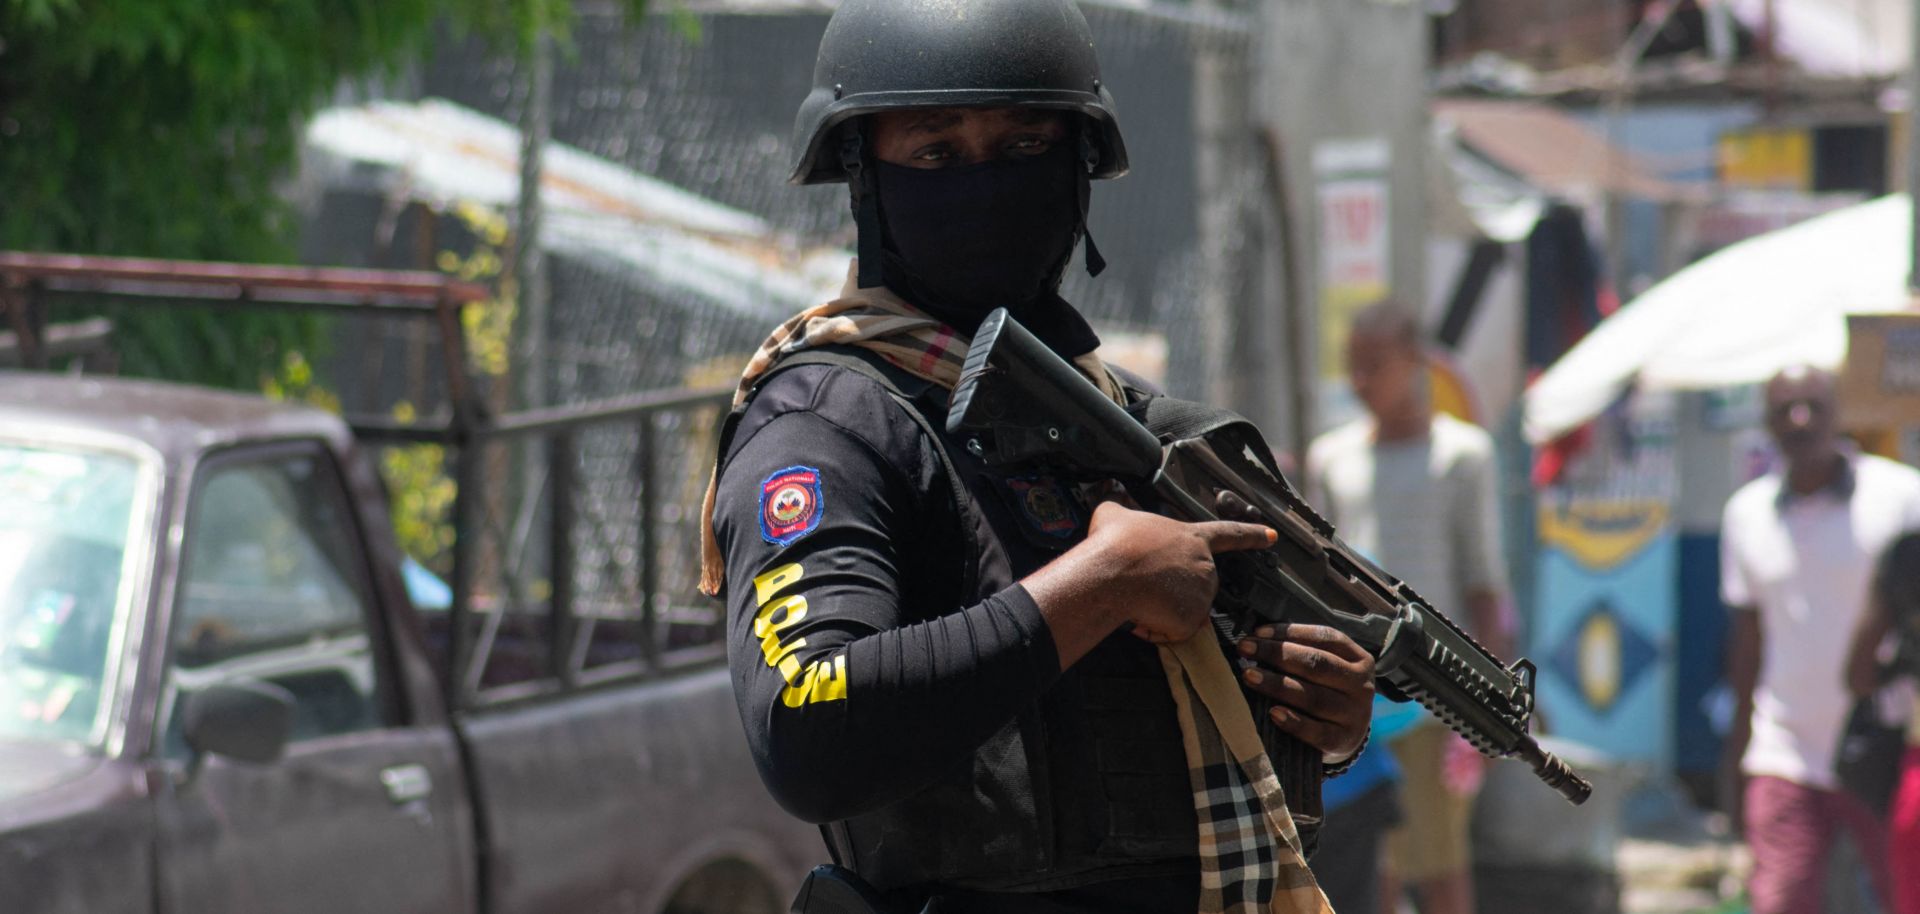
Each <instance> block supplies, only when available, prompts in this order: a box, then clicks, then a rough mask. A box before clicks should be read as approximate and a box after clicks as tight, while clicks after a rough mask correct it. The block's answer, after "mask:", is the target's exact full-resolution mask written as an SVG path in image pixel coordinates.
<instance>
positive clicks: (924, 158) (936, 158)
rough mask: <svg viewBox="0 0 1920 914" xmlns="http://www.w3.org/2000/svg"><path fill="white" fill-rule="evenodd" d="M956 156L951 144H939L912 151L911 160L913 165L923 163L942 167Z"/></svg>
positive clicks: (931, 144)
mask: <svg viewBox="0 0 1920 914" xmlns="http://www.w3.org/2000/svg"><path fill="white" fill-rule="evenodd" d="M957 155H958V153H956V152H955V151H954V148H953V144H951V143H946V142H941V143H930V144H928V145H926V146H922V147H920V148H919V149H916V150H914V152H913V155H912V156H911V158H912V159H913V161H914V162H915V163H923V162H924V163H926V164H928V165H944V164H947V163H948V162H951V161H953V159H954V158H955V157H956V156H957ZM922 167H925V166H922Z"/></svg>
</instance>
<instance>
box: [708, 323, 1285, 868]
mask: <svg viewBox="0 0 1920 914" xmlns="http://www.w3.org/2000/svg"><path fill="white" fill-rule="evenodd" d="M803 364H829V365H834V366H837V367H841V368H845V369H849V370H853V371H856V372H858V373H860V374H862V375H865V376H867V377H869V378H871V379H873V380H875V381H877V382H879V383H880V384H881V385H882V386H883V387H884V388H886V389H887V391H888V392H889V393H890V394H891V395H892V396H893V397H894V398H895V399H896V400H897V401H899V402H900V403H901V405H902V406H903V407H904V408H906V409H907V410H908V412H909V413H910V414H911V415H912V416H913V417H914V419H915V421H916V422H917V423H918V424H919V425H921V427H922V430H923V431H924V432H925V433H926V434H927V435H928V436H929V437H930V438H931V439H932V440H933V442H934V445H935V447H936V449H937V450H938V451H939V452H940V457H941V460H942V462H943V464H944V468H945V470H946V472H945V473H944V474H943V475H944V477H945V483H944V484H945V485H946V486H947V487H948V489H949V494H950V495H951V497H952V500H953V508H954V512H953V516H954V517H955V518H956V519H957V520H958V524H959V526H960V528H961V529H960V530H959V531H957V539H956V540H955V541H956V542H958V543H961V544H963V546H962V547H961V548H957V549H954V550H953V551H954V553H955V555H954V556H953V560H952V562H951V563H948V566H949V567H948V570H947V571H946V572H945V573H944V574H942V575H939V577H940V580H937V581H930V582H927V583H926V585H925V588H926V592H927V593H930V594H934V595H937V596H938V597H939V598H940V599H936V600H932V601H928V602H924V603H920V604H919V605H926V606H936V607H944V608H945V609H946V610H951V609H957V608H959V607H961V606H966V605H970V604H972V603H976V602H979V601H980V600H983V599H985V598H986V597H988V596H991V595H993V594H995V593H997V592H999V591H1001V590H1004V589H1006V588H1007V587H1009V586H1011V585H1012V584H1014V583H1015V582H1016V581H1018V580H1019V579H1021V578H1022V577H1025V576H1026V575H1027V574H1029V573H1031V572H1033V571H1035V570H1036V569H1038V568H1039V567H1040V566H1042V565H1044V564H1046V562H1048V561H1050V560H1051V559H1053V558H1054V557H1055V556H1057V555H1059V554H1060V553H1061V552H1064V551H1066V550H1067V549H1068V548H1070V547H1072V546H1073V545H1074V544H1076V543H1078V542H1079V541H1080V540H1081V539H1083V538H1085V535H1086V523H1087V518H1088V516H1089V515H1090V514H1091V507H1092V506H1091V505H1089V504H1086V503H1084V500H1083V499H1082V498H1080V496H1079V494H1078V493H1077V492H1075V491H1074V490H1073V489H1072V488H1071V487H1069V486H1066V485H1064V484H1062V483H1060V482H1057V481H1054V480H1050V479H1046V478H1034V477H1019V476H1008V475H1005V474H1002V473H999V472H996V471H995V470H993V469H991V468H989V467H987V466H986V465H985V464H984V463H983V462H982V461H980V460H979V459H978V458H976V457H974V456H973V455H972V454H971V453H969V452H968V449H967V447H966V442H965V441H964V440H962V439H959V438H956V437H953V436H949V435H948V434H947V433H946V430H945V424H946V412H947V401H948V397H949V394H948V391H947V390H946V389H945V388H942V387H940V386H939V385H936V384H934V383H932V382H930V381H926V380H924V379H921V378H918V377H916V376H914V375H911V374H909V373H907V372H905V371H903V370H901V369H899V368H896V367H894V366H892V365H891V364H888V363H887V362H886V361H885V360H884V359H882V358H880V357H879V356H877V355H874V354H872V353H870V352H867V351H865V350H861V349H858V348H855V347H846V346H840V347H831V348H827V349H819V350H808V351H805V352H802V353H799V354H796V355H794V356H790V357H788V358H786V359H784V360H782V361H781V363H780V364H779V365H778V366H776V367H775V368H774V369H773V370H772V371H770V372H768V374H767V375H765V376H764V377H763V378H762V380H761V383H763V384H764V383H765V379H766V378H770V377H772V376H773V374H774V373H776V372H779V371H782V370H785V369H787V368H791V367H795V366H798V365H803ZM1128 393H1129V396H1130V397H1131V398H1135V399H1139V398H1144V397H1145V396H1147V394H1145V393H1144V392H1141V391H1140V390H1138V389H1137V388H1135V387H1132V386H1130V387H1129V391H1128ZM745 408H746V407H745V405H744V404H743V405H742V406H741V407H740V408H739V409H738V410H736V411H735V413H734V419H735V420H737V417H738V416H739V415H740V414H741V413H743V412H744V411H745ZM732 424H733V421H730V422H729V428H728V429H727V431H725V432H723V435H722V446H721V452H722V454H723V455H724V454H725V453H726V452H727V450H728V448H729V445H728V439H729V438H730V437H731V426H732ZM909 605H912V604H909ZM902 621H903V622H904V623H908V624H910V623H912V622H917V621H921V620H919V619H904V620H902ZM1315 786H1316V787H1317V786H1318V785H1317V784H1316V785H1315ZM1316 793H1317V791H1316ZM1197 828H1198V825H1197V822H1196V819H1195V815H1194V811H1193V798H1192V793H1191V787H1190V785H1189V783H1188V777H1187V761H1186V754H1185V750H1184V749H1183V748H1182V739H1181V734H1180V726H1179V721H1178V719H1177V717H1176V713H1175V710H1174V703H1173V698H1172V695H1171V694H1170V693H1169V691H1168V686H1167V680H1166V673H1165V672H1164V670H1163V668H1162V666H1161V663H1160V659H1159V655H1158V651H1157V649H1156V648H1155V647H1154V646H1153V645H1151V644H1148V643H1146V642H1144V641H1141V640H1139V639H1137V638H1134V637H1133V636H1132V635H1129V634H1126V633H1124V632H1118V633H1115V634H1114V635H1112V636H1110V637H1109V638H1108V639H1107V640H1106V641H1104V642H1102V643H1101V644H1100V645H1099V646H1098V647H1096V648H1095V649H1094V650H1093V651H1092V652H1090V653H1088V654H1087V655H1086V656H1085V657H1083V658H1082V659H1081V660H1080V661H1079V662H1077V663H1075V664H1074V665H1073V667H1072V668H1070V669H1068V670H1066V671H1064V672H1063V673H1062V674H1061V676H1060V678H1059V679H1057V680H1056V681H1055V682H1054V683H1053V684H1052V685H1051V686H1050V687H1049V688H1048V689H1047V691H1046V692H1045V693H1044V694H1042V695H1041V696H1040V697H1039V698H1038V699H1037V700H1035V701H1034V702H1032V703H1031V704H1030V705H1028V706H1027V707H1026V708H1025V709H1024V710H1022V711H1021V712H1020V713H1019V714H1018V715H1017V716H1016V717H1015V718H1014V719H1013V720H1012V721H1010V722H1009V723H1008V724H1007V725H1006V726H1005V727H1003V728H1001V730H1000V731H999V732H998V733H996V734H994V735H993V736H992V737H991V738H990V739H988V740H987V741H986V742H985V743H984V744H982V745H981V746H980V747H979V748H978V749H977V750H975V751H974V752H973V753H972V754H971V755H970V756H969V757H968V758H966V759H964V760H962V761H961V762H960V763H958V764H956V765H955V767H954V768H953V769H951V770H950V771H948V772H946V773H944V774H943V775H942V776H941V777H940V778H939V779H938V780H936V781H935V783H933V784H932V785H930V786H929V787H928V788H926V789H924V790H922V791H920V792H918V793H916V794H914V795H912V796H910V797H907V798H905V799H903V800H901V801H899V802H896V803H893V804H890V805H888V806H886V807H885V808H882V809H880V810H877V811H875V812H872V813H868V814H865V815H862V816H857V817H855V818H852V819H849V820H845V821H843V822H837V823H834V824H833V825H831V826H829V827H828V828H827V829H825V831H826V832H827V835H828V840H829V841H830V842H831V844H832V847H833V850H834V852H835V856H836V858H837V860H838V861H839V862H840V863H841V864H842V865H845V866H847V867H849V868H851V869H853V870H855V871H856V872H858V873H859V874H860V875H861V876H862V877H863V878H865V879H866V880H868V881H869V882H871V883H872V884H873V885H874V886H875V887H877V888H879V889H882V890H886V891H896V890H902V889H905V890H909V891H912V890H917V889H922V888H931V887H934V886H948V887H953V888H961V889H971V890H978V891H990V892H991V891H1045V890H1051V889H1062V888H1072V887H1074V886H1078V885H1085V884H1090V883H1094V882H1102V881H1107V880H1112V879H1122V878H1143V877H1153V876H1159V875H1175V874H1180V873H1186V872H1191V870H1192V867H1193V860H1194V858H1195V856H1196V855H1197V852H1198V851H1197V845H1198V836H1197Z"/></svg>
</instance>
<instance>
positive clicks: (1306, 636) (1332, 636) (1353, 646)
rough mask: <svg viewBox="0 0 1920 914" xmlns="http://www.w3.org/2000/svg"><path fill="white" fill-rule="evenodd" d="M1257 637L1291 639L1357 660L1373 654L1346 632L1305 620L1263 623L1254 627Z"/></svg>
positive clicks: (1365, 658)
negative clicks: (1276, 623) (1271, 623)
mask: <svg viewBox="0 0 1920 914" xmlns="http://www.w3.org/2000/svg"><path fill="white" fill-rule="evenodd" d="M1253 635H1254V637H1256V638H1268V639H1271V640H1274V641H1291V642H1293V643H1295V644H1305V645H1309V646H1311V647H1317V648H1320V649H1321V650H1323V651H1326V652H1328V653H1330V654H1334V655H1336V656H1339V657H1343V658H1346V659H1347V660H1352V661H1355V662H1360V661H1366V660H1371V659H1372V658H1373V655H1372V654H1369V653H1367V649H1366V648H1363V647H1361V646H1360V644H1359V642H1356V641H1354V640H1353V639H1352V638H1351V637H1348V635H1347V633H1346V632H1343V631H1341V630H1339V629H1337V628H1333V627H1331V626H1327V625H1309V624H1307V623H1304V622H1289V623H1284V624H1281V625H1263V626H1261V627H1259V628H1257V629H1254V631H1253Z"/></svg>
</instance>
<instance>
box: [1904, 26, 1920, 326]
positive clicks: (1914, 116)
mask: <svg viewBox="0 0 1920 914" xmlns="http://www.w3.org/2000/svg"><path fill="white" fill-rule="evenodd" d="M1907 15H1908V16H1909V17H1910V18H1911V19H1912V20H1913V22H1912V31H1913V34H1912V39H1913V43H1912V51H1911V54H1910V56H1909V58H1908V60H1907V201H1908V204H1909V205H1912V201H1914V200H1916V199H1920V9H1913V10H1908V12H1907ZM1913 212H1914V215H1913V216H1912V217H1910V218H1912V220H1913V223H1912V224H1913V227H1914V232H1913V242H1912V251H1913V259H1912V262H1911V263H1910V264H1909V267H1910V272H1909V273H1908V274H1907V288H1908V289H1909V290H1911V291H1913V292H1914V293H1915V294H1920V206H1913Z"/></svg>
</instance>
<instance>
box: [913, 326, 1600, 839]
mask: <svg viewBox="0 0 1920 914" xmlns="http://www.w3.org/2000/svg"><path fill="white" fill-rule="evenodd" d="M947 430H948V431H949V432H950V433H952V434H956V435H963V436H966V437H967V439H968V445H967V446H968V449H969V450H970V451H973V452H974V453H975V454H976V455H978V456H980V457H981V458H982V459H983V460H986V461H987V462H988V463H989V464H992V465H996V466H1042V467H1046V468H1049V469H1054V470H1060V471H1065V472H1068V473H1071V474H1073V475H1077V476H1079V477H1081V478H1087V479H1094V478H1111V479H1116V480H1119V481H1120V482H1121V483H1122V484H1124V485H1126V487H1127V489H1128V492H1129V493H1130V494H1131V495H1132V496H1133V497H1134V499H1135V500H1136V501H1138V502H1140V503H1141V504H1142V505H1144V506H1147V507H1150V508H1152V509H1154V510H1157V511H1158V512H1160V513H1162V514H1165V515H1167V516H1170V517H1175V518H1178V519H1180V520H1187V521H1199V520H1213V519H1215V514H1214V511H1213V505H1214V503H1215V501H1214V500H1215V498H1216V497H1217V496H1218V494H1219V493H1221V492H1231V493H1234V494H1235V495H1237V496H1238V497H1239V498H1240V499H1241V500H1243V501H1245V502H1246V503H1247V504H1249V505H1252V506H1253V507H1254V508H1255V509H1256V510H1258V511H1259V513H1260V514H1261V516H1262V519H1263V520H1265V522H1266V523H1267V524H1268V525H1269V526H1272V527H1273V528H1274V529H1275V530H1277V531H1278V532H1279V534H1280V537H1279V541H1278V542H1277V543H1276V544H1275V545H1274V546H1272V547H1270V548H1268V549H1266V550H1263V551H1259V552H1240V553H1228V554H1223V555H1221V556H1220V557H1219V564H1220V571H1221V592H1220V596H1219V598H1218V600H1217V601H1216V607H1217V608H1218V609H1219V610H1221V611H1222V612H1224V613H1225V614H1226V615H1227V616H1228V617H1230V619H1231V620H1232V621H1233V623H1234V625H1235V627H1236V628H1237V629H1238V630H1240V631H1246V630H1248V629H1250V628H1252V627H1253V626H1254V625H1257V624H1260V623H1263V622H1312V623H1316V624H1321V625H1327V626H1331V627H1333V628H1337V629H1339V630H1340V631H1342V632H1345V633H1346V634H1347V635H1348V636H1349V637H1351V638H1353V640H1354V641H1355V642H1357V643H1358V644H1359V645H1360V646H1361V647H1362V648H1364V649H1365V650H1366V651H1367V652H1368V653H1370V654H1372V655H1373V656H1374V658H1375V664H1374V672H1375V676H1376V677H1377V681H1378V685H1379V686H1380V688H1381V691H1382V692H1383V693H1384V694H1387V695H1389V696H1392V697H1395V698H1399V699H1402V700H1405V699H1409V698H1410V699H1413V700H1416V701H1419V702H1420V703H1421V704H1422V705H1424V706H1425V707H1426V708H1427V709H1428V710H1430V711H1432V712H1433V713H1434V715H1435V716H1437V717H1439V718H1440V720H1442V721H1443V722H1445V723H1446V724H1447V726H1449V727H1451V728H1452V729H1453V730H1454V731H1455V732H1457V733H1459V734H1460V735H1461V736H1463V737H1465V738H1466V739H1467V740H1468V741H1469V742H1471V743H1472V744H1473V746H1474V748H1476V749H1478V750H1479V751H1480V752H1481V753H1482V754H1484V755H1487V756H1490V757H1493V758H1516V759H1519V760H1521V761H1524V762H1526V763H1527V764H1528V765H1529V766H1530V767H1531V768H1532V769H1533V771H1534V773H1535V774H1536V775H1537V776H1539V778H1540V779H1541V780H1542V781H1545V782H1546V783H1547V784H1548V785H1549V786H1551V787H1553V788H1554V789H1555V790H1557V791H1559V792H1560V794H1561V795H1562V796H1564V797H1566V798H1567V799H1568V800H1569V801H1571V802H1573V803H1576V804H1578V803H1582V802H1585V801H1586V799H1587V797H1588V796H1589V795H1591V793H1592V791H1593V788H1592V786H1591V785H1589V784H1588V783H1587V782H1586V781H1585V780H1584V779H1582V778H1581V777H1580V776H1579V775H1578V774H1576V773H1574V772H1573V770H1572V769H1570V768H1568V767H1567V765H1566V763H1565V762H1562V761H1561V760H1560V759H1559V758H1558V757H1556V756H1554V755H1553V754H1552V753H1550V752H1548V751H1546V750H1545V749H1543V748H1541V747H1540V744H1539V743H1538V742H1537V741H1536V740H1535V739H1534V738H1533V736H1532V734H1530V733H1529V732H1528V726H1529V723H1530V721H1531V719H1532V716H1533V705H1534V681H1533V680H1534V667H1533V665H1532V664H1531V663H1529V662H1528V661H1526V660H1524V659H1523V660H1520V661H1519V662H1517V663H1515V664H1513V666H1511V667H1507V666H1503V665H1502V664H1501V663H1500V661H1499V660H1498V659H1497V658H1495V657H1494V656H1493V655H1492V654H1491V653H1489V652H1488V651H1487V650H1486V649H1485V648H1484V647H1481V646H1480V645H1479V644H1478V643H1476V642H1475V641H1474V640H1473V639H1472V638H1471V637H1469V636H1468V635H1467V633H1466V632H1465V631H1462V630H1461V629H1460V627H1459V626H1457V625H1455V624H1454V623H1453V621H1452V620H1450V619H1448V618H1447V617H1446V616H1445V615H1444V614H1442V613H1441V612H1439V611H1438V610H1436V609H1434V608H1433V606H1432V605H1431V604H1429V603H1428V602H1427V601H1426V600H1424V599H1422V598H1421V596H1420V595H1419V593H1417V592H1416V591H1415V590H1414V589H1413V588H1412V587H1410V586H1408V585H1407V584H1406V583H1404V582H1402V581H1400V580H1398V579H1396V578H1394V577H1393V576H1392V575H1390V574H1388V573H1386V572H1385V571H1382V570H1381V569H1379V568H1378V567H1376V566H1375V565H1374V564H1373V563H1372V562H1369V561H1367V560H1366V559H1365V558H1364V557H1362V556H1360V555H1358V554H1357V553H1355V552H1354V551H1353V550H1352V549H1350V548H1348V546H1347V545H1346V544H1345V543H1343V542H1341V541H1340V539H1339V538H1338V537H1337V536H1335V535H1334V529H1333V526H1332V525H1331V524H1329V523H1327V521H1326V520H1325V519H1323V518H1321V517H1320V516H1319V515H1318V514H1316V513H1315V512H1314V511H1313V509H1312V508H1311V507H1309V506H1308V505H1307V504H1306V502H1305V501H1303V500H1301V498H1300V497H1299V495H1298V494H1297V493H1296V492H1295V491H1294V490H1293V488H1292V486H1290V485H1288V483H1287V481H1286V479H1285V478H1284V477H1283V476H1281V475H1280V473H1279V471H1278V469H1277V468H1275V467H1273V466H1272V464H1271V462H1270V461H1269V460H1268V459H1267V458H1266V457H1265V456H1263V455H1262V454H1260V453H1259V450H1260V449H1263V448H1264V447H1265V444H1264V442H1261V441H1259V439H1258V435H1257V434H1256V433H1251V428H1250V427H1245V429H1244V431H1243V432H1239V433H1237V434H1230V433H1225V432H1222V433H1218V434H1216V433H1212V432H1207V433H1201V434H1196V435H1192V436H1182V435H1172V436H1170V438H1171V439H1172V440H1169V441H1167V442H1165V443H1163V442H1162V441H1161V440H1160V438H1159V437H1158V436H1156V435H1155V434H1154V432H1152V431H1150V430H1149V429H1148V428H1147V426H1146V425H1144V424H1142V422H1141V421H1140V420H1139V419H1138V418H1136V417H1135V416H1134V415H1133V414H1131V413H1130V412H1128V410H1126V409H1124V408H1122V407H1121V406H1119V405H1118V404H1116V403H1114V402H1112V401H1111V400H1109V399H1107V397H1106V396H1104V395H1103V394H1101V393H1100V391H1099V389H1098V388H1096V387H1095V386H1094V385H1093V384H1092V383H1090V382H1089V381H1088V380H1087V379H1086V378H1085V377H1084V376H1083V375H1081V374H1080V372H1079V371H1078V370H1076V369H1075V368H1074V367H1073V366H1072V365H1069V364H1068V363H1067V362H1066V361H1065V360H1064V359H1061V358H1060V357H1059V356H1058V355H1056V354H1054V353H1053V351H1052V350H1050V349H1048V348H1047V347H1046V345H1045V344H1043V343H1041V342H1040V341H1039V340H1038V339H1037V338H1035V337H1034V336H1033V334H1032V333H1030V332H1028V331H1027V330H1026V328H1024V327H1021V326H1020V324H1019V323H1018V322H1016V321H1014V320H1013V319H1012V318H1011V317H1010V316H1009V315H1008V314H1007V313H1006V311H1005V310H1004V309H1003V310H998V311H995V312H993V313H992V314H991V315H989V316H988V317H987V319H986V320H985V321H983V322H982V323H981V325H980V329H979V331H978V332H977V333H976V334H975V336H974V341H973V348H972V349H971V350H969V351H968V353H967V359H966V363H965V365H964V367H963V369H962V372H961V378H960V383H959V384H958V385H957V386H956V387H955V389H954V396H953V406H952V409H951V410H950V411H949V412H948V417H947Z"/></svg>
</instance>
